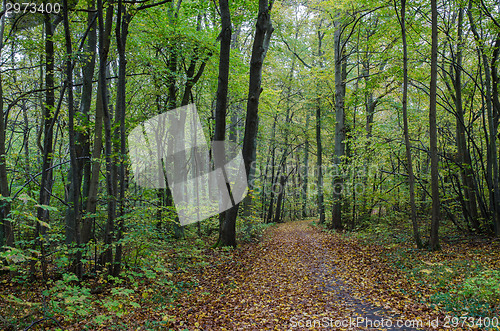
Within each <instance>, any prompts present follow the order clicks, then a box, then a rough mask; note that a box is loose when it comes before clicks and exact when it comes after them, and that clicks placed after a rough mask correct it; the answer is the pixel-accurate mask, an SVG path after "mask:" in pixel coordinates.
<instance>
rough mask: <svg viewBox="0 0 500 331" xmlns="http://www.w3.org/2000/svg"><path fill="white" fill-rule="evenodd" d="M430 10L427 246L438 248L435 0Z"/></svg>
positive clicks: (432, 1) (436, 33)
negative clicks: (430, 200) (429, 161)
mask: <svg viewBox="0 0 500 331" xmlns="http://www.w3.org/2000/svg"><path fill="white" fill-rule="evenodd" d="M431 12H432V15H431V16H432V47H431V83H430V90H429V95H430V105H429V141H430V157H431V191H432V223H431V237H430V242H429V248H430V249H431V250H433V251H435V250H439V249H440V246H439V217H440V215H439V169H438V162H439V160H438V153H437V126H436V113H437V109H436V108H437V107H436V106H437V98H436V97H437V56H438V27H437V16H438V15H437V0H431Z"/></svg>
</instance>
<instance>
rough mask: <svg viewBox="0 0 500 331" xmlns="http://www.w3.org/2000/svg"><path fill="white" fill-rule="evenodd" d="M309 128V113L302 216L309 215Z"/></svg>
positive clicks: (302, 191)
mask: <svg viewBox="0 0 500 331" xmlns="http://www.w3.org/2000/svg"><path fill="white" fill-rule="evenodd" d="M308 129H309V113H307V115H306V129H305V132H304V133H305V139H306V141H305V143H304V164H303V170H304V171H303V172H302V182H301V184H302V185H301V193H302V217H303V218H305V217H307V216H308V215H307V188H308V186H309V138H308V135H307V131H308Z"/></svg>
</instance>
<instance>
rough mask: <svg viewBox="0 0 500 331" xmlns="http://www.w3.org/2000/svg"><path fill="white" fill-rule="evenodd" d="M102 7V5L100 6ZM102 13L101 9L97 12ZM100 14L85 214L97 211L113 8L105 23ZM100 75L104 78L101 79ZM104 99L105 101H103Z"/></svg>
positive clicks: (86, 225) (88, 227) (87, 228)
mask: <svg viewBox="0 0 500 331" xmlns="http://www.w3.org/2000/svg"><path fill="white" fill-rule="evenodd" d="M101 6H102V5H101ZM99 10H100V11H102V7H101V8H100V9H99V8H98V11H99ZM102 19H103V17H102V14H101V16H100V17H98V20H99V68H100V69H99V70H102V69H101V62H103V63H104V72H99V80H98V83H97V99H96V115H95V125H94V128H95V129H94V132H95V134H94V147H93V150H92V156H91V162H92V173H91V177H90V183H89V193H88V199H87V208H86V210H87V213H89V214H91V215H92V214H95V212H96V210H97V193H98V191H99V177H100V171H101V164H100V158H101V151H102V145H103V142H102V138H103V136H102V129H103V118H104V109H103V107H104V105H106V106H107V105H108V87H107V84H106V73H107V70H106V68H107V66H106V62H107V58H108V53H109V44H110V37H111V28H112V24H113V7H112V6H110V7H108V8H107V9H106V22H105V23H102V26H101V20H102ZM101 75H104V78H103V79H101ZM103 99H106V100H103ZM94 223H95V217H90V218H86V219H85V220H84V222H83V228H82V242H83V243H87V242H88V241H89V240H90V239H91V238H92V236H93V235H94V234H93V231H92V226H93V224H94Z"/></svg>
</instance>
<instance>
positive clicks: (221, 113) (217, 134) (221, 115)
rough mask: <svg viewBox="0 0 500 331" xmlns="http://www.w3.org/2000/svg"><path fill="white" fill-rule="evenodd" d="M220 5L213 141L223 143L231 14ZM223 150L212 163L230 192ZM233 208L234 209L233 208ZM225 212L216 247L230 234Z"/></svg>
mask: <svg viewBox="0 0 500 331" xmlns="http://www.w3.org/2000/svg"><path fill="white" fill-rule="evenodd" d="M219 4H220V14H221V32H220V35H219V37H220V55H219V81H218V85H217V102H216V105H215V131H214V140H215V141H225V140H226V112H227V94H228V87H229V59H230V55H231V12H230V10H229V1H227V0H221V1H219ZM224 150H225V148H222V149H221V150H219V152H221V153H222V155H215V157H214V161H215V166H216V167H217V168H220V169H221V170H222V172H223V174H224V184H225V185H223V184H222V183H221V181H218V182H219V190H221V191H225V190H227V192H230V190H231V188H230V186H229V183H228V182H227V180H226V179H227V178H226V173H225V171H224V161H225V159H226V158H225V155H224V154H225V153H224ZM233 208H234V207H233ZM227 212H228V211H225V212H223V213H221V215H220V216H219V238H218V240H217V244H216V245H217V246H218V245H224V237H225V236H227V235H228V232H231V231H232V229H231V228H230V224H229V227H228V225H227V224H226V219H227V215H226V213H227Z"/></svg>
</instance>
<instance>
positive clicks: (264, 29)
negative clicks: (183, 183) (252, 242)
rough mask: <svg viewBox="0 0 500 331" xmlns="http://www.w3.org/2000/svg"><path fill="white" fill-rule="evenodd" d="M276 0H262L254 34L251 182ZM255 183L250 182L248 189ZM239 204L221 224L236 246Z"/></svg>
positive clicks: (226, 241) (246, 153)
mask: <svg viewBox="0 0 500 331" xmlns="http://www.w3.org/2000/svg"><path fill="white" fill-rule="evenodd" d="M273 3H274V1H273V0H270V1H269V0H259V12H258V16H257V23H256V24H255V36H254V40H253V46H252V57H251V59H250V81H249V84H248V101H247V115H246V120H245V136H244V138H243V151H242V154H243V160H244V162H245V171H246V174H247V179H248V182H249V183H252V182H253V180H252V176H253V174H252V172H251V168H252V164H253V162H255V160H256V151H257V130H258V123H259V114H258V111H259V99H260V94H261V93H262V88H261V85H262V65H263V64H264V59H265V58H266V54H267V50H268V49H269V42H270V41H271V35H272V33H273V31H274V28H273V25H272V23H271V9H272V6H273ZM251 189H252V187H251V185H250V187H249V190H251ZM238 207H239V204H236V205H235V206H233V207H232V208H230V209H229V210H227V211H226V217H225V220H224V222H223V224H222V231H221V234H220V244H221V245H222V246H233V247H234V246H236V217H237V216H238Z"/></svg>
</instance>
